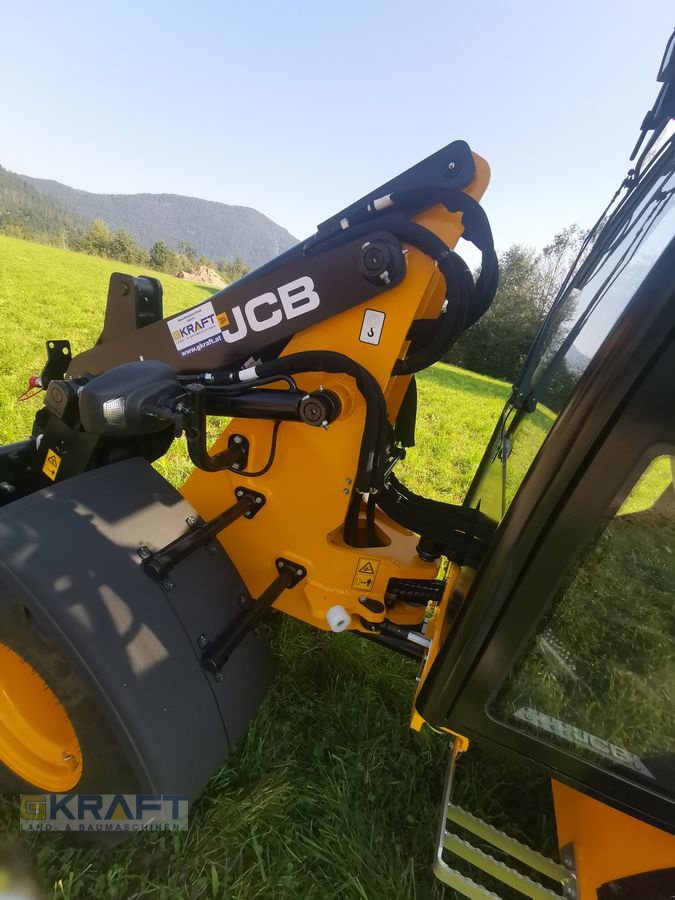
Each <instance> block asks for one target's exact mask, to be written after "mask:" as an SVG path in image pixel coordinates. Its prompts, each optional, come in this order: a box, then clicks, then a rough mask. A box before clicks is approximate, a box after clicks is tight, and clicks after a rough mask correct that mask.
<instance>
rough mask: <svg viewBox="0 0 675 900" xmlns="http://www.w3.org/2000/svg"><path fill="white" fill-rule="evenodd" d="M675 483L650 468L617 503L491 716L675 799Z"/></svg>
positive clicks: (666, 458)
mask: <svg viewBox="0 0 675 900" xmlns="http://www.w3.org/2000/svg"><path fill="white" fill-rule="evenodd" d="M674 473H675V457H674V456H672V455H660V456H658V457H656V458H653V459H652V460H651V461H650V462H649V464H648V465H646V467H644V466H643V467H642V472H641V475H640V477H639V478H637V480H635V479H631V485H632V486H631V485H629V486H628V487H629V488H630V489H629V490H624V491H622V492H621V494H620V495H619V496H618V497H617V498H616V499H615V502H614V503H613V504H612V507H611V508H610V509H609V510H608V511H607V514H606V516H605V518H604V521H603V523H602V526H601V529H600V531H599V533H598V534H597V536H596V538H595V540H594V541H593V542H592V544H591V545H590V546H589V547H588V548H587V550H586V552H585V553H584V554H583V556H582V558H581V560H580V561H579V562H578V564H577V565H576V567H575V569H574V570H573V571H572V572H571V573H570V574H569V576H568V578H567V581H566V583H565V585H564V586H563V588H562V589H561V590H560V591H559V593H558V595H557V597H556V599H555V600H554V602H553V604H552V606H551V613H550V615H549V616H548V618H547V619H546V620H545V622H544V624H543V626H542V627H540V629H539V631H538V633H537V634H536V636H535V638H534V639H533V640H532V641H531V642H530V644H529V646H528V647H527V649H526V651H525V653H524V654H523V655H522V656H521V658H520V660H519V662H518V663H517V664H516V667H515V668H514V669H513V670H512V672H511V674H510V675H509V676H508V677H507V680H506V682H505V683H504V685H503V687H502V689H501V691H500V692H499V693H498V694H497V696H496V699H495V700H494V702H493V703H492V706H491V709H490V713H491V715H492V716H493V717H495V718H497V719H498V720H500V721H502V722H505V723H507V724H508V725H510V726H511V727H513V728H516V729H519V730H522V731H526V732H528V733H530V734H534V735H536V736H537V737H538V738H540V739H543V740H545V741H548V742H552V743H555V744H557V745H558V746H560V745H562V746H563V747H565V748H566V749H567V750H568V751H569V750H571V751H572V752H574V753H575V754H577V755H580V756H583V757H585V758H591V759H592V761H593V762H594V763H595V764H596V765H599V766H601V767H608V768H610V769H614V770H617V769H618V770H619V771H621V770H623V771H624V772H626V771H627V770H630V772H631V774H632V776H633V777H634V778H637V779H638V780H642V781H645V782H647V783H651V784H652V785H653V786H657V785H658V786H659V787H660V788H661V789H665V790H666V791H667V792H671V793H674V794H675V715H674V714H673V712H674V710H673V701H674V700H675V488H674V486H673V475H674Z"/></svg>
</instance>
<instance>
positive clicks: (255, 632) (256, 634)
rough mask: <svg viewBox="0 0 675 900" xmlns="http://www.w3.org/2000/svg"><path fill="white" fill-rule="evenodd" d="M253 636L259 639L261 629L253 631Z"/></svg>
mask: <svg viewBox="0 0 675 900" xmlns="http://www.w3.org/2000/svg"><path fill="white" fill-rule="evenodd" d="M253 634H254V635H255V636H256V637H258V635H259V634H260V629H259V628H254V629H253Z"/></svg>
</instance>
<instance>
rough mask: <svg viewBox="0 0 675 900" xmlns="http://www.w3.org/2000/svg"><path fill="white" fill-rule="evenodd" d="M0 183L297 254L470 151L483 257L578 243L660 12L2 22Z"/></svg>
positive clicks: (606, 2) (226, 15)
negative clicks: (42, 184) (486, 173)
mask: <svg viewBox="0 0 675 900" xmlns="http://www.w3.org/2000/svg"><path fill="white" fill-rule="evenodd" d="M0 13H1V19H0V22H1V25H0V28H1V34H2V52H1V53H0V78H1V83H2V85H3V90H2V93H1V95H0V164H1V165H4V166H5V167H6V168H9V169H11V170H12V171H15V172H21V173H25V174H29V175H36V176H41V177H47V178H55V179H57V180H59V181H63V182H66V183H67V184H70V185H73V186H74V187H79V188H83V189H85V190H90V191H103V192H111V193H112V192H114V193H117V192H119V193H134V192H140V191H158V192H159V191H164V192H172V193H181V194H191V195H195V196H199V197H205V198H207V199H211V200H221V201H224V202H226V203H236V204H242V205H247V206H254V207H256V208H257V209H259V210H261V211H262V212H264V213H266V214H267V215H269V216H271V218H273V219H274V220H276V221H277V222H279V223H280V224H282V225H284V226H285V227H287V228H288V229H289V230H290V231H291V232H292V233H293V234H295V235H296V236H298V237H305V236H307V235H308V234H310V233H311V232H312V231H313V230H314V226H315V225H316V223H317V222H319V221H321V220H322V219H324V218H326V217H327V216H328V215H330V214H332V213H334V212H336V211H338V210H339V209H341V208H342V207H344V206H346V205H347V204H348V203H350V202H351V201H352V200H354V199H356V198H357V197H359V196H361V195H362V194H363V193H365V192H366V191H368V190H370V189H371V188H373V187H375V186H377V185H378V184H380V183H381V182H383V181H385V180H387V179H388V178H390V177H391V176H392V175H394V174H396V173H398V172H399V171H401V170H402V169H404V168H407V167H408V166H409V165H411V164H412V163H415V162H417V161H418V160H419V159H422V158H423V157H425V156H428V155H429V153H431V152H433V151H435V150H437V149H438V148H439V147H442V146H443V145H444V144H447V143H449V142H450V141H451V140H454V139H457V138H463V139H465V140H467V141H468V142H469V143H470V144H471V146H472V147H473V148H474V149H475V150H476V151H477V152H479V153H481V154H482V155H483V156H485V157H486V158H487V159H488V161H489V162H490V165H491V167H492V174H493V181H492V185H491V187H490V188H489V191H488V194H487V195H486V197H485V201H484V205H485V207H486V209H487V211H488V214H489V216H490V218H491V220H492V223H493V230H494V232H495V237H496V242H497V246H498V247H499V248H502V249H503V248H505V247H506V246H508V245H509V244H511V243H513V242H522V243H528V244H532V245H535V246H541V245H542V244H544V243H545V242H546V241H547V239H548V238H549V237H550V236H551V235H552V234H553V233H554V232H555V231H556V230H557V229H559V228H560V227H562V226H564V225H566V224H569V223H571V222H573V221H578V222H580V223H581V224H582V225H590V224H591V223H592V221H593V220H594V218H595V217H596V216H597V214H598V213H599V212H600V211H601V209H602V207H603V206H604V203H605V202H606V201H607V200H608V199H609V195H610V194H611V193H612V192H613V190H614V188H615V187H616V185H617V183H618V181H619V180H620V178H621V177H622V175H623V174H624V172H625V171H626V168H627V157H628V154H629V152H630V150H631V149H632V145H633V143H634V141H635V138H636V136H637V133H638V128H639V125H640V122H641V120H642V117H643V115H644V113H645V112H646V110H647V109H648V108H649V107H650V106H651V104H652V102H653V99H654V97H655V96H656V91H657V85H656V82H655V76H656V72H657V69H658V64H659V61H660V58H661V55H662V53H663V50H664V48H665V43H666V40H667V38H668V36H669V34H670V32H671V30H672V27H673V24H675V7H674V6H673V2H672V0H643V2H641V3H639V4H634V3H628V2H625V0H585V2H578V0H572V2H557V0H538V2H532V0H511V2H497V0H494V2H476V0H465V2H463V3H459V2H456V0H445V2H440V0H412V2H408V3H402V2H398V0H389V2H381V0H376V2H367V0H361V2H356V0H340V2H327V0H314V2H311V3H309V2H302V3H300V2H292V0H289V2H286V3H284V2H272V0H258V2H248V3H247V2H236V3H233V2H227V0H221V2H210V0H192V2H189V3H188V2H186V3H176V2H173V0H164V2H161V3H160V2H154V0H153V2H147V0H135V2H129V0H115V2H109V0H97V2H91V0H88V2H86V3H84V2H69V0H64V2H62V3H54V2H52V0H49V2H35V0H24V2H20V3H17V2H12V0H0Z"/></svg>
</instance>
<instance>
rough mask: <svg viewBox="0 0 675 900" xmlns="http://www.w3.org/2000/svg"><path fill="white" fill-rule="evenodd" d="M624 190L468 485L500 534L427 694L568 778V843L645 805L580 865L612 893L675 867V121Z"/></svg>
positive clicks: (564, 787)
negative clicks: (588, 806)
mask: <svg viewBox="0 0 675 900" xmlns="http://www.w3.org/2000/svg"><path fill="white" fill-rule="evenodd" d="M627 187H628V190H627V194H626V196H625V197H624V199H623V200H622V201H621V202H620V203H619V205H618V206H617V207H616V209H615V210H614V211H613V213H612V214H611V215H610V216H609V218H607V219H606V220H605V221H604V222H603V221H601V223H599V227H598V228H597V230H596V232H595V233H594V234H593V235H592V237H591V240H590V241H589V242H588V244H587V246H586V247H585V250H584V252H583V254H582V257H581V259H580V260H579V262H578V264H577V266H576V269H575V270H573V272H572V273H570V276H569V277H568V279H567V282H566V284H565V285H564V286H563V289H562V291H561V293H560V295H559V297H558V299H557V301H556V302H555V304H554V306H553V308H552V310H551V312H550V314H549V316H548V318H547V320H546V322H545V323H544V325H543V326H542V329H541V331H540V333H539V335H538V337H537V339H536V341H535V343H534V345H533V346H532V348H531V351H530V354H529V356H528V358H527V360H526V363H525V365H524V368H523V370H522V372H521V373H520V376H519V377H518V379H517V381H516V383H515V385H514V390H513V394H512V396H511V398H510V399H509V401H508V402H507V403H506V405H505V407H504V410H503V412H502V414H501V416H500V419H499V421H498V423H497V426H496V428H495V431H494V434H493V437H492V440H491V442H490V444H489V446H488V449H487V452H486V453H485V456H484V457H483V460H482V462H481V465H480V467H479V470H478V472H477V474H476V477H475V479H474V481H473V484H472V486H471V488H470V490H469V493H468V496H467V499H466V503H467V505H469V506H471V507H473V508H475V509H480V511H481V512H482V513H483V514H484V515H487V516H488V517H489V519H490V520H492V522H493V523H494V524H495V526H496V530H495V533H494V535H493V537H492V540H491V542H490V544H489V546H488V550H487V553H486V556H485V558H484V560H483V562H482V563H481V565H480V566H479V567H478V568H477V571H476V572H475V573H474V572H470V571H467V570H466V569H465V571H464V574H463V577H462V578H460V580H459V581H458V586H463V587H461V588H460V598H461V601H462V608H461V611H460V614H459V617H458V618H457V619H455V623H454V625H453V627H452V628H451V629H450V631H449V636H448V638H447V640H446V642H445V644H444V645H443V647H442V648H441V650H440V652H439V655H438V657H437V659H436V660H435V663H434V665H433V667H432V668H431V670H430V673H429V675H428V677H427V678H426V680H425V683H424V685H423V687H422V689H421V691H420V694H419V696H418V700H417V709H418V711H419V712H420V713H421V715H422V716H423V717H424V718H425V719H426V721H428V722H429V723H430V724H431V725H433V726H435V727H441V728H446V729H449V730H451V731H452V732H456V733H459V734H462V735H466V736H467V737H469V738H470V739H472V738H476V739H478V741H479V742H481V743H485V744H488V745H491V746H492V747H494V748H497V749H499V750H502V751H503V750H507V751H511V753H513V754H516V755H517V756H519V757H521V758H524V759H527V760H529V761H532V762H534V763H536V764H537V765H538V766H542V767H544V768H545V769H546V770H547V771H548V772H549V773H550V774H551V775H552V777H554V778H555V779H556V780H557V781H558V782H560V783H561V784H557V785H555V789H554V796H555V800H556V813H557V819H558V830H559V837H560V844H561V847H562V846H563V845H564V844H568V842H572V843H574V844H576V845H577V849H579V844H584V842H585V845H586V849H588V846H589V845H590V844H591V843H593V842H594V841H595V842H597V840H598V839H599V835H598V831H599V830H603V829H604V828H605V825H603V824H602V819H598V820H597V821H596V823H595V825H594V826H593V827H591V825H590V819H589V816H590V814H589V813H583V812H582V809H581V806H579V805H578V804H581V803H582V801H583V802H591V803H594V802H595V801H600V802H601V804H608V805H609V806H610V807H613V808H614V810H620V811H622V812H623V813H627V814H628V815H627V816H621V819H622V822H620V823H619V824H618V825H616V824H615V825H614V826H613V827H612V828H611V829H610V828H609V826H608V827H607V830H608V831H610V833H611V834H612V841H611V843H612V852H611V854H607V855H606V858H603V855H602V853H598V852H594V853H593V856H594V861H593V862H592V863H591V862H590V861H589V859H590V855H591V854H590V853H587V854H586V855H585V856H584V855H583V854H582V856H581V862H580V863H579V859H578V860H577V862H578V864H579V865H580V866H581V869H580V870H579V871H578V872H577V875H578V877H579V878H580V880H581V881H582V882H583V881H584V879H586V881H585V882H584V883H585V884H586V886H587V887H588V885H589V884H590V883H591V882H592V883H593V890H595V889H597V890H598V894H597V896H598V897H606V896H607V897H608V896H610V893H602V888H601V886H602V885H603V884H605V885H607V884H614V885H616V884H620V883H621V879H622V878H623V877H624V876H625V877H628V876H629V875H633V874H635V873H644V872H647V871H651V870H659V871H661V870H663V867H664V866H665V867H667V868H668V867H672V866H675V843H673V842H672V839H671V838H669V837H667V835H665V834H664V832H671V833H672V832H673V831H674V830H675V715H674V710H673V700H674V698H675V613H674V610H675V487H674V484H673V480H674V475H675V414H674V411H675V378H674V377H673V373H674V372H675V238H674V237H673V236H674V235H675V140H674V139H673V136H672V134H671V135H670V136H668V135H667V134H666V135H665V140H662V145H661V146H660V148H657V147H656V146H652V147H651V148H649V153H648V154H647V155H646V156H643V158H642V159H641V161H640V163H639V164H638V167H637V171H636V173H635V174H634V176H633V180H632V182H629V183H628V185H627ZM570 788H573V789H575V790H571V791H570ZM577 791H580V792H583V795H586V796H582V794H578V793H577ZM575 798H578V804H577V805H578V808H577V810H576V813H577V814H576V817H575V823H576V824H574V825H569V827H568V825H566V824H565V822H566V821H567V818H566V817H565V815H564V810H563V808H564V807H565V806H566V805H567V806H569V804H570V803H572V804H574V803H577V800H575ZM588 798H594V800H591V801H589V799H588ZM448 802H449V797H448ZM596 807H600V804H596ZM600 808H601V809H602V810H606V811H607V815H608V816H611V815H615V813H614V810H611V809H607V806H602V807H600ZM616 815H619V814H616ZM628 817H632V818H631V819H629V818H628ZM635 819H637V820H640V822H635ZM584 820H586V823H587V825H586V828H585V829H584V825H583V822H584ZM640 823H648V824H649V825H650V826H654V828H648V827H646V826H641V824H640ZM636 826H637V831H636V830H635V827H636ZM575 829H576V831H575ZM593 829H595V832H594V836H593ZM664 840H667V841H668V843H667V848H668V849H667V850H664V847H665V846H666V845H665V844H664V843H663V841H664ZM448 841H450V843H451V842H452V838H449V839H448V840H446V848H447V847H448V846H449V844H448ZM451 849H452V848H451ZM460 851H461V848H460ZM460 855H462V853H461V852H460ZM464 858H465V859H466V858H467V857H466V855H464ZM584 865H585V866H586V870H585V871H582V870H583V866H584ZM439 874H441V877H443V875H442V873H439ZM644 877H645V878H647V876H644ZM649 877H650V878H652V881H651V882H649V884H650V886H649V887H648V884H647V882H646V881H644V882H640V884H636V885H635V886H634V888H635V891H636V892H635V893H631V894H628V893H626V894H623V893H611V896H612V897H614V896H620V897H623V896H626V897H628V896H631V897H632V896H635V897H650V898H652V900H656V898H658V897H662V896H663V897H666V896H667V897H670V896H672V893H669V892H672V890H673V885H675V869H671V871H670V873H669V874H668V876H667V877H666V876H665V875H661V876H659V877H660V878H662V879H663V885H664V886H662V887H659V884H660V883H661V882H659V883H658V884H657V882H655V881H653V879H654V878H656V877H657V876H655V875H653V874H652V875H651V876H649ZM668 879H669V880H668ZM562 880H564V879H561V881H562ZM455 886H458V885H457V884H456V885H455ZM607 890H609V888H607ZM617 890H618V888H617ZM661 891H663V893H661ZM528 896H535V895H534V894H528ZM583 896H590V895H587V894H584V895H583ZM593 896H595V894H593Z"/></svg>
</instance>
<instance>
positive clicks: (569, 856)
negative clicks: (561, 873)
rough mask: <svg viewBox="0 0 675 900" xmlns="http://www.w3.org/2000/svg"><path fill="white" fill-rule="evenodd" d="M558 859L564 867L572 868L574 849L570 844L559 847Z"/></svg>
mask: <svg viewBox="0 0 675 900" xmlns="http://www.w3.org/2000/svg"><path fill="white" fill-rule="evenodd" d="M560 861H561V862H562V864H563V866H565V868H566V869H574V850H573V849H572V847H571V845H570V844H566V845H565V846H564V847H562V848H561V850H560Z"/></svg>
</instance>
